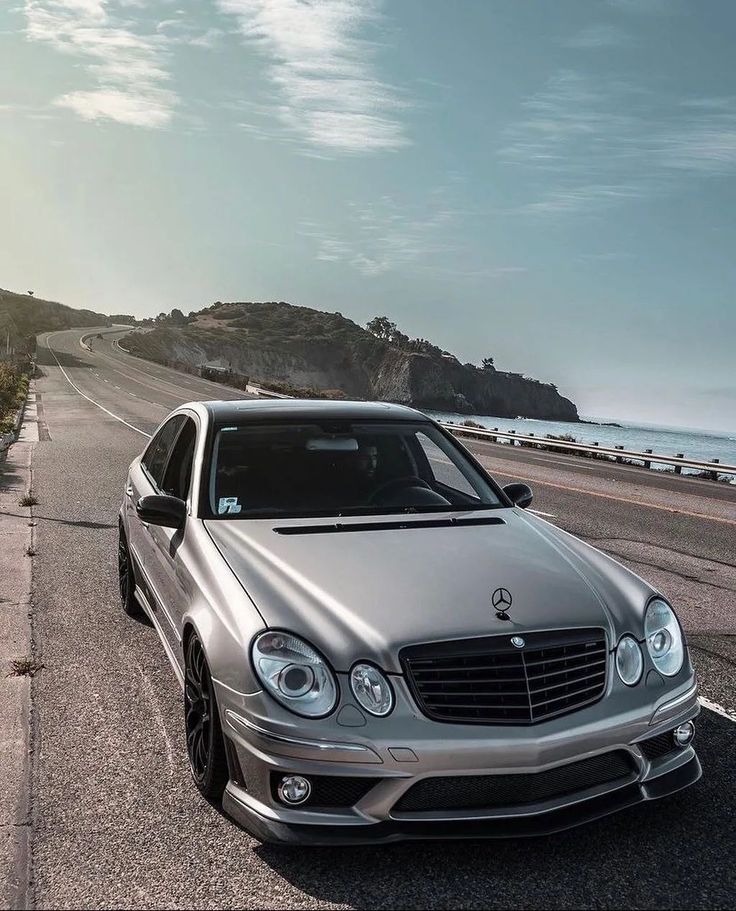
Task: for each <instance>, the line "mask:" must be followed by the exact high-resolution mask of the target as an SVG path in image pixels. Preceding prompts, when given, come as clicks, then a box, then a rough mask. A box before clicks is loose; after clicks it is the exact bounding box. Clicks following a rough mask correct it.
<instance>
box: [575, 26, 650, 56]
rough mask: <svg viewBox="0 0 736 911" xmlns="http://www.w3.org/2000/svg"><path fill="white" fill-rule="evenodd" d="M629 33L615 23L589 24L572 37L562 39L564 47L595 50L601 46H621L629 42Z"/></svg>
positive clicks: (630, 41) (630, 40)
mask: <svg viewBox="0 0 736 911" xmlns="http://www.w3.org/2000/svg"><path fill="white" fill-rule="evenodd" d="M632 41H633V39H632V37H631V35H630V34H629V33H628V32H626V31H624V30H623V29H622V28H619V27H618V26H616V25H604V24H601V25H591V26H588V28H584V29H582V30H581V31H579V32H578V33H577V34H576V35H573V36H572V38H568V39H567V40H566V41H563V42H562V43H563V45H564V46H565V47H571V48H575V49H578V50H596V49H597V48H602V47H622V46H624V45H627V44H631V43H632Z"/></svg>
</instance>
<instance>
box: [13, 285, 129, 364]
mask: <svg viewBox="0 0 736 911" xmlns="http://www.w3.org/2000/svg"><path fill="white" fill-rule="evenodd" d="M109 325H111V320H110V317H109V316H105V315H104V314H103V313H95V312H94V311H93V310H74V309H73V308H72V307H67V306H65V305H64V304H58V303H56V302H55V301H47V300H41V299H39V298H37V297H31V296H30V295H28V294H16V293H15V292H13V291H4V290H3V289H2V288H0V333H2V336H3V339H2V340H3V342H4V341H5V336H6V333H7V332H10V340H11V344H12V345H13V346H14V347H16V348H18V349H21V348H22V349H27V350H32V348H33V341H32V340H33V337H34V336H35V335H36V334H37V333H38V332H49V331H51V330H54V329H75V328H77V327H81V326H109Z"/></svg>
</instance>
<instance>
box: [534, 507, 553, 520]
mask: <svg viewBox="0 0 736 911" xmlns="http://www.w3.org/2000/svg"><path fill="white" fill-rule="evenodd" d="M529 512H533V513H534V515H535V516H547V518H549V519H556V518H557V516H556V515H555V514H554V513H553V512H542V510H541V509H530V510H529Z"/></svg>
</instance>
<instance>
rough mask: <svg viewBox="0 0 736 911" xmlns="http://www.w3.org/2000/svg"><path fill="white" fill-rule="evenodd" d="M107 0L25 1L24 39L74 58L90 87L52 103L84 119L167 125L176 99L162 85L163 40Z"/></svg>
mask: <svg viewBox="0 0 736 911" xmlns="http://www.w3.org/2000/svg"><path fill="white" fill-rule="evenodd" d="M129 5H130V0H127V2H126V0H124V2H122V3H118V4H117V6H116V7H113V4H111V3H109V2H107V0H26V2H25V15H26V36H27V37H28V38H29V39H30V40H31V41H40V42H44V43H46V44H49V45H51V46H52V47H53V48H55V49H56V50H57V51H60V52H61V53H64V54H69V55H72V56H74V57H78V58H80V59H81V60H82V61H83V62H84V68H85V70H86V71H87V73H88V75H89V76H90V77H91V79H92V82H93V87H92V88H84V89H79V90H76V91H72V92H67V93H66V94H63V95H61V96H59V97H58V98H57V99H55V102H54V103H55V104H56V105H57V106H59V107H62V108H68V109H70V110H72V111H74V112H75V113H76V114H77V115H78V116H79V117H81V118H82V119H84V120H114V121H117V122H118V123H123V124H127V125H130V126H139V127H149V128H156V127H164V126H167V125H168V124H169V123H170V121H171V119H172V117H173V114H174V109H175V107H176V104H177V102H178V98H177V96H176V94H175V92H173V91H172V90H171V88H169V87H168V82H169V73H168V71H167V69H166V60H167V53H168V52H167V45H168V42H167V40H166V38H165V37H164V36H162V35H157V34H153V35H151V34H145V33H142V32H139V31H137V30H136V29H135V28H134V26H133V25H132V23H131V22H130V21H129V20H127V19H126V18H125V17H124V15H123V12H124V10H123V8H124V7H125V6H129Z"/></svg>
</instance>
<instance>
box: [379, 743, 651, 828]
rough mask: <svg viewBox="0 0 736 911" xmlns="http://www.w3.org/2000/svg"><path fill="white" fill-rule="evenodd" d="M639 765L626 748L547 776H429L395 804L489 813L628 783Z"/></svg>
mask: <svg viewBox="0 0 736 911" xmlns="http://www.w3.org/2000/svg"><path fill="white" fill-rule="evenodd" d="M634 771H635V767H634V764H633V761H632V759H631V756H630V755H629V753H627V752H625V751H624V750H617V751H615V752H612V753H603V754H602V755H601V756H592V757H591V758H589V759H582V760H580V762H571V763H569V764H568V765H563V766H557V768H554V769H549V770H548V771H546V772H534V773H527V774H522V775H461V776H456V777H453V778H425V779H423V780H422V781H419V782H417V784H415V785H413V786H412V787H411V788H409V790H408V791H406V793H405V794H403V795H402V797H401V798H400V799H399V801H398V802H397V803H396V805H395V806H394V808H393V809H394V812H397V813H417V812H422V811H425V812H427V811H434V810H488V809H500V808H511V807H518V806H524V805H527V804H533V803H539V802H542V801H545V800H552V799H553V798H555V797H564V796H565V795H567V794H576V793H580V792H582V791H585V790H587V789H588V788H593V787H597V786H599V785H604V784H614V783H617V782H618V783H620V784H624V783H625V782H626V781H627V780H628V779H630V778H631V775H632V773H633V772H634Z"/></svg>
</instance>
